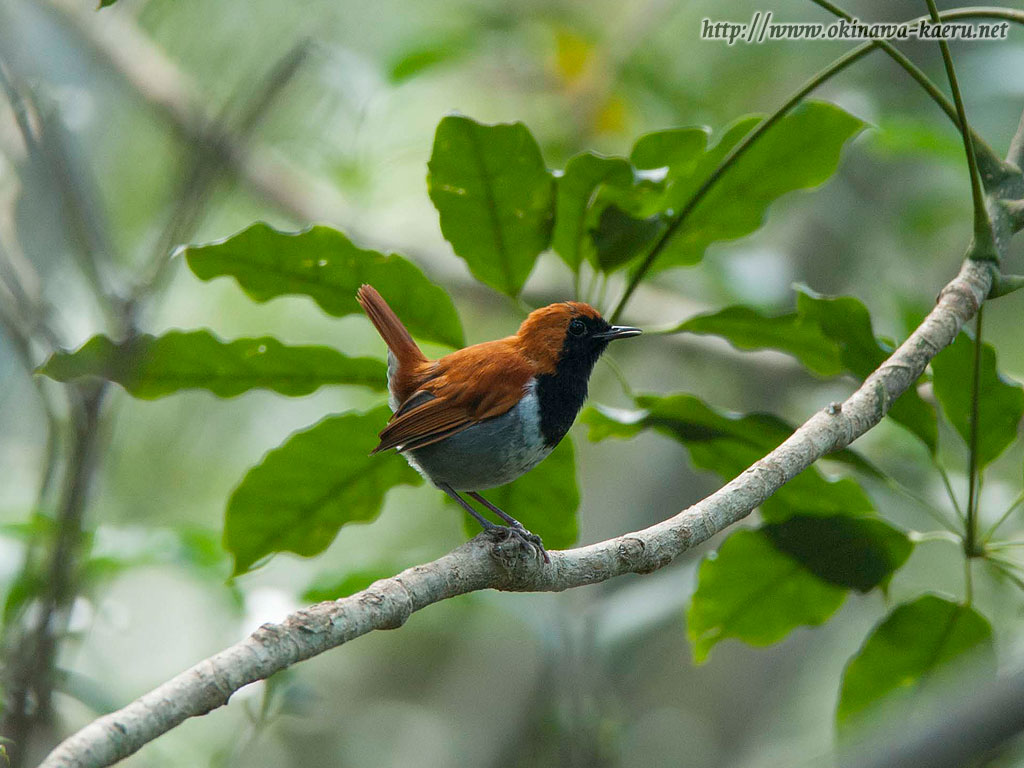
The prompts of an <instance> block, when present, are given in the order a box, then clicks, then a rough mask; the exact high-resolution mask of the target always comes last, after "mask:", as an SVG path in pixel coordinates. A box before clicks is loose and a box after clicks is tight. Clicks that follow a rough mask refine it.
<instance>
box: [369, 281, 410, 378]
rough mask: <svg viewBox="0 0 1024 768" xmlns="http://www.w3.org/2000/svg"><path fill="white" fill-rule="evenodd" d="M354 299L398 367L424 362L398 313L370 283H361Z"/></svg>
mask: <svg viewBox="0 0 1024 768" xmlns="http://www.w3.org/2000/svg"><path fill="white" fill-rule="evenodd" d="M356 299H357V300H358V301H359V304H360V306H361V307H362V308H363V311H364V312H366V316H367V317H369V318H370V322H371V323H373V327H374V328H376V329H377V333H379V334H380V335H381V338H382V339H384V343H385V344H387V345H388V349H390V350H391V353H392V354H393V355H394V356H395V358H396V359H397V360H398V365H399V367H402V368H406V367H410V366H414V365H415V364H417V363H422V362H424V361H425V360H426V359H427V358H426V357H424V356H423V353H422V352H421V351H420V348H419V347H418V346H416V342H415V341H413V340H412V336H410V335H409V332H408V331H407V330H406V329H405V326H404V325H402V321H401V320H399V319H398V315H396V314H395V312H394V310H392V309H391V307H389V306H388V303H387V302H386V301H384V297H383V296H381V295H380V294H379V293H377V289H376V288H374V287H373V286H372V285H365V284H364V285H362V286H360V288H359V290H358V291H357V292H356Z"/></svg>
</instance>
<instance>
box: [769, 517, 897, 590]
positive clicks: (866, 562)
mask: <svg viewBox="0 0 1024 768" xmlns="http://www.w3.org/2000/svg"><path fill="white" fill-rule="evenodd" d="M762 530H763V531H764V532H765V535H767V537H768V539H769V540H770V541H771V543H772V544H773V545H774V546H775V548H776V549H778V550H779V551H780V552H784V553H785V554H787V555H789V556H790V557H792V558H793V559H794V560H796V561H797V562H799V563H800V564H801V565H803V566H804V567H805V568H806V569H807V570H809V571H810V572H811V573H813V574H814V575H815V576H817V577H818V578H819V579H822V580H824V581H827V582H829V583H831V584H835V585H836V586H839V587H846V588H849V589H856V590H857V591H858V592H869V591H871V590H872V589H874V588H875V587H877V586H879V585H881V584H885V583H887V582H888V580H889V578H890V577H891V576H892V574H893V573H895V572H896V570H897V569H899V568H900V567H901V566H902V565H903V564H904V563H905V562H906V561H907V558H908V557H910V552H911V550H913V548H914V545H913V544H912V543H911V541H910V539H909V538H908V537H907V535H906V534H905V533H904V532H903V531H900V530H899V529H897V528H894V527H893V526H891V525H889V524H888V523H886V522H884V521H882V520H871V519H865V518H853V517H847V516H842V515H840V516H834V517H805V516H798V517H791V518H789V519H788V520H786V521H785V522H782V523H774V524H770V525H766V526H764V528H763V529H762Z"/></svg>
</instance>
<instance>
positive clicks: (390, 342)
mask: <svg viewBox="0 0 1024 768" xmlns="http://www.w3.org/2000/svg"><path fill="white" fill-rule="evenodd" d="M356 295H357V298H358V300H359V303H360V305H362V307H363V309H364V310H365V311H366V314H367V316H369V318H370V321H371V322H372V323H373V325H374V327H376V329H377V331H378V333H380V335H381V337H382V338H383V339H384V343H385V344H387V347H388V391H389V392H390V395H391V397H390V403H391V410H392V411H394V414H393V415H392V417H391V420H390V421H389V422H388V424H387V426H386V427H385V428H384V430H383V431H382V432H381V433H380V444H379V445H378V446H377V447H376V448H374V450H373V453H377V452H378V451H386V450H388V449H390V448H394V449H395V450H397V451H399V452H400V453H401V454H402V455H403V456H405V459H406V461H408V462H409V464H410V465H412V467H413V468H414V469H416V471H418V472H419V473H420V474H421V475H423V476H424V477H425V478H427V479H428V480H429V481H430V482H432V483H433V484H434V485H436V486H437V487H438V488H440V489H441V490H442V491H444V492H445V493H447V494H448V495H449V496H451V497H452V498H453V499H455V501H457V502H458V503H459V504H460V505H461V506H462V507H463V508H464V509H465V510H466V511H467V512H468V513H469V514H470V515H472V516H473V517H474V518H476V519H477V521H479V523H480V525H482V526H483V527H484V528H485V529H494V528H504V526H497V525H495V524H494V523H492V522H490V521H489V520H488V519H487V518H485V517H484V516H483V515H481V514H480V513H479V512H477V511H476V510H475V509H474V508H473V507H472V506H471V505H470V504H469V502H467V501H466V500H465V499H463V498H462V497H461V496H459V494H458V491H464V492H466V494H467V495H468V496H470V497H471V498H473V499H475V500H476V501H478V502H480V503H481V504H483V505H484V506H485V507H487V508H488V509H489V510H491V511H492V512H493V513H494V514H496V515H497V516H498V517H500V518H501V519H502V520H504V521H505V522H506V523H508V524H509V526H510V527H508V528H506V529H505V530H507V531H508V532H509V534H510V535H515V536H517V537H518V538H519V539H521V540H522V541H524V542H529V543H532V544H535V545H537V546H538V547H539V548H540V550H541V552H542V554H543V556H544V559H545V561H547V560H548V557H547V553H546V552H545V551H544V547H543V544H542V543H541V540H540V538H539V537H538V536H536V535H534V534H532V533H530V532H529V531H527V530H526V529H525V528H524V527H523V525H522V524H521V523H520V522H519V521H518V520H516V519H515V518H514V517H512V516H511V515H509V514H506V513H505V512H503V511H502V510H500V509H498V508H497V507H496V506H494V505H493V504H491V503H490V502H489V501H487V500H486V499H484V497H483V496H481V495H480V493H479V491H481V490H483V489H485V488H494V487H495V486H498V485H504V484H505V483H510V482H512V481H513V480H515V479H516V478H517V477H519V476H520V475H522V474H523V473H524V472H528V471H529V470H531V469H533V468H534V467H535V466H537V464H539V463H540V462H541V461H543V460H544V459H545V458H546V457H547V456H548V454H550V453H551V451H552V450H553V449H554V447H555V446H556V445H558V443H559V441H561V439H562V438H563V437H565V434H566V432H568V431H569V427H571V426H572V423H573V421H575V419H576V414H577V413H579V410H580V408H581V407H582V406H583V401H584V400H585V399H586V397H587V381H588V380H589V378H590V373H591V371H592V370H593V369H594V364H595V363H596V362H597V359H598V358H599V357H600V356H601V353H602V352H604V350H605V348H606V347H607V346H608V342H610V341H612V340H613V339H625V338H629V337H631V336H638V335H640V332H641V331H640V329H639V328H628V327H625V326H617V325H610V324H609V323H608V322H606V321H605V320H604V318H602V317H601V314H600V313H599V312H598V311H597V310H596V309H594V308H593V307H592V306H590V305H589V304H583V303H580V302H575V301H565V302H562V303H560V304H551V305H549V306H546V307H542V308H541V309H537V310H534V311H533V312H531V313H530V315H529V317H527V318H526V320H524V321H523V324H522V325H520V326H519V330H518V331H517V332H516V333H515V335H513V336H509V337H507V338H504V339H498V340H497V341H487V342H484V343H482V344H474V345H473V346H471V347H466V348H465V349H460V350H458V351H457V352H452V353H451V354H450V355H445V356H444V357H442V358H441V359H440V360H428V359H427V358H426V357H425V356H424V354H423V352H421V351H420V348H419V347H418V346H416V342H415V341H413V340H412V336H410V335H409V332H408V331H407V330H406V328H405V326H404V325H402V321H401V320H399V319H398V316H397V315H396V314H395V313H394V311H392V309H391V307H389V306H388V304H387V302H386V301H384V299H383V297H382V296H381V295H380V294H379V293H378V292H377V291H376V289H375V288H373V286H370V285H364V286H362V287H361V288H360V289H359V291H358V293H357V294H356Z"/></svg>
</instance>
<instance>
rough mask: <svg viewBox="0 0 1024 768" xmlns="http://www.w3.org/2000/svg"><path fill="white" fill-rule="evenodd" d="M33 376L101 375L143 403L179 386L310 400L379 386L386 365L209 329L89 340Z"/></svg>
mask: <svg viewBox="0 0 1024 768" xmlns="http://www.w3.org/2000/svg"><path fill="white" fill-rule="evenodd" d="M38 373H42V374H44V375H46V376H49V377H50V378H52V379H56V380H57V381H70V380H71V379H75V378H78V377H80V376H99V377H101V378H104V379H109V380H110V381H114V382H117V383H118V384H120V385H121V386H122V387H124V388H125V389H126V390H127V391H128V392H129V393H130V394H132V395H134V396H135V397H140V398H143V399H145V400H151V399H154V398H157V397H163V396H164V395H170V394H172V393H174V392H179V391H181V390H183V389H206V390H209V391H210V392H213V393H214V394H215V395H217V396H218V397H234V396H235V395H239V394H241V393H242V392H247V391H249V390H250V389H272V390H274V391H275V392H279V393H280V394H282V395H293V396H297V395H308V394H309V393H310V392H313V391H315V390H316V389H318V388H319V387H321V386H323V385H324V384H359V385H362V386H366V387H371V388H373V389H376V390H382V389H384V386H385V383H386V381H387V368H386V367H385V365H384V363H382V362H380V361H379V360H374V359H372V358H367V357H346V356H345V355H343V354H341V353H340V352H338V351H336V350H334V349H331V348H330V347H287V346H285V345H284V344H282V343H281V342H280V341H278V340H277V339H274V338H271V337H269V336H265V337H263V338H259V339H236V340H235V341H221V340H220V339H218V338H217V337H216V336H214V335H213V334H212V333H210V332H209V331H170V332H169V333H165V334H164V335H163V336H150V335H149V334H145V335H142V336H137V337H135V338H133V339H129V340H127V341H123V342H114V341H111V340H110V339H108V338H107V337H106V336H93V337H92V338H91V339H89V341H87V342H86V343H85V344H84V345H82V347H80V348H79V349H77V350H75V351H74V352H57V353H55V354H54V355H53V356H51V357H50V359H49V360H47V361H46V362H45V363H44V364H43V365H42V366H40V368H39V370H38Z"/></svg>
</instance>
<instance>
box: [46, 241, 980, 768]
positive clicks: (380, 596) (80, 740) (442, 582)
mask: <svg viewBox="0 0 1024 768" xmlns="http://www.w3.org/2000/svg"><path fill="white" fill-rule="evenodd" d="M993 266H994V265H992V264H989V263H984V262H977V261H973V260H967V261H966V262H965V264H964V266H963V268H962V269H961V270H960V273H959V275H957V277H956V278H955V279H954V280H953V281H952V282H950V283H949V284H948V285H947V286H946V287H945V288H944V289H943V291H942V293H941V294H940V295H939V299H938V302H937V304H936V306H935V308H934V309H933V310H932V311H931V313H930V314H929V315H928V317H927V318H925V320H924V322H922V324H921V325H920V327H918V329H917V330H916V331H915V332H914V333H913V334H912V335H911V336H910V338H908V339H907V341H906V342H904V343H903V344H902V345H901V346H900V347H899V349H897V350H896V351H895V352H894V353H893V354H892V356H891V357H890V358H889V359H888V360H886V361H885V363H883V364H882V366H881V367H880V368H879V369H878V370H877V371H875V372H874V373H873V374H871V376H869V377H868V378H867V379H866V380H865V381H864V383H863V384H862V385H861V386H860V387H859V388H858V389H857V391H856V392H854V393H853V394H852V395H851V396H850V397H849V398H848V399H847V400H846V401H845V402H843V403H842V404H840V405H836V404H833V405H830V406H829V407H827V408H825V409H823V410H820V411H818V412H817V413H815V414H814V415H813V416H812V417H811V418H810V419H808V421H807V422H806V423H804V424H803V425H802V426H801V427H800V428H799V429H797V430H796V431H795V432H794V433H793V434H792V435H791V436H790V437H789V439H787V440H786V441H785V442H784V443H782V445H780V446H779V447H778V448H776V449H775V450H774V451H772V452H771V453H770V454H768V455H767V456H765V457H764V458H763V459H761V460H760V461H758V462H756V463H755V464H753V465H752V466H751V467H749V468H748V469H747V470H746V471H744V472H743V473H742V474H741V475H739V476H738V477H737V478H735V479H734V480H732V481H731V482H729V483H728V484H726V485H725V486H724V487H723V488H721V489H720V490H718V491H717V492H716V493H714V494H712V495H711V496H708V497H707V498H705V499H703V500H701V501H699V502H698V503H696V504H694V505H693V506H692V507H690V508H689V509H686V510H683V511H682V512H680V513H679V514H677V515H675V516H674V517H672V518H669V519H668V520H665V521H663V522H660V523H658V524H656V525H653V526H651V527H649V528H645V529H644V530H642V531H636V532H633V533H628V534H626V535H624V536H619V537H618V538H614V539H608V540H607V541H602V542H599V543H597V544H591V545H590V546H586V547H580V548H578V549H571V550H566V551H563V552H551V563H550V564H547V565H545V564H543V563H540V562H539V561H537V560H535V559H533V558H531V557H529V556H528V555H526V554H524V552H523V550H522V549H520V548H519V546H518V544H515V543H511V542H503V541H494V540H492V539H489V538H487V536H486V535H484V534H481V535H480V536H477V537H476V538H475V539H472V540H471V541H469V542H467V543H466V544H464V545H462V546H461V547H459V548H457V549H455V550H453V551H452V552H450V553H449V554H447V555H445V556H444V557H441V558H439V559H438V560H434V561H433V562H431V563H427V564H425V565H418V566H415V567H413V568H410V569H408V570H406V571H403V572H402V573H400V574H398V575H397V576H393V577H391V578H388V579H382V580H380V581H378V582H376V583H374V584H373V585H371V586H370V587H369V588H367V589H365V590H364V591H362V592H359V593H358V594H355V595H352V596H350V597H346V598H343V599H341V600H335V601H331V602H325V603H319V604H317V605H314V606H311V607H309V608H306V609H304V610H301V611H297V612H296V613H294V614H292V615H291V616H290V617H288V618H287V619H286V620H285V621H284V622H282V623H280V624H265V625H263V626H262V627H260V628H259V629H258V630H257V631H256V632H254V633H253V634H252V635H250V636H249V637H248V638H246V639H245V640H243V641H241V642H239V643H237V644H235V645H233V646H231V647H230V648H227V649H226V650H224V651H221V652H220V653H218V654H216V655H215V656H211V657H210V658H208V659H206V660H204V661H202V662H200V663H199V664H197V665H195V666H194V667H192V668H191V669H189V670H187V671H185V672H182V673H181V674H180V675H178V676H177V677H175V678H173V679H172V680H169V681H168V682H166V683H164V684H163V685H161V686H160V687H158V688H156V689H155V690H153V691H151V692H149V693H147V694H146V695H144V696H142V697H141V698H139V699H137V700H135V701H134V702H132V703H131V704H129V705H128V706H126V707H124V708H123V709H121V710H118V711H117V712H113V713H111V714H109V715H106V716H104V717H101V718H99V719H98V720H96V721H95V722H93V723H92V724H90V725H88V726H86V727H85V728H83V729H82V730H81V731H79V732H78V733H76V734H74V735H73V736H71V737H70V738H68V739H67V740H65V741H64V742H63V743H62V744H60V745H59V746H58V747H57V748H56V749H55V750H54V751H53V752H52V753H51V754H50V755H49V757H48V758H47V759H46V760H45V761H44V762H43V763H42V764H41V768H99V767H100V766H106V765H111V764H112V763H115V762H117V761H118V760H120V759H122V758H124V757H127V756H128V755H130V754H132V753H133V752H135V751H136V750H138V749H139V748H140V747H142V746H143V745H144V744H146V743H147V742H150V741H152V740H153V739H156V738H157V737H158V736H160V735H161V734H163V733H166V732H167V731H169V730H170V729H172V728H174V727H175V726H177V725H179V724H180V723H181V722H183V721H184V720H186V719H187V718H190V717H196V716H199V715H204V714H206V713H208V712H210V711H211V710H213V709H216V708H217V707H220V706H223V705H224V704H226V703H227V701H228V699H229V698H230V697H231V695H232V694H233V693H234V692H235V691H237V690H238V689H240V688H241V687H243V686H245V685H248V684H249V683H253V682H256V681H257V680H263V679H266V678H267V677H269V676H270V675H272V674H274V673H275V672H278V671H280V670H282V669H284V668H286V667H288V666H290V665H292V664H295V663H296V662H299V661H303V660H304V659H309V658H311V657H313V656H316V655H318V654H321V653H323V652H324V651H327V650H330V649H332V648H336V647H338V646H339V645H342V644H344V643H346V642H348V641H349V640H352V639H353V638H356V637H359V636H360V635H365V634H367V633H368V632H371V631H373V630H377V629H396V628H398V627H400V626H402V625H403V624H404V623H405V621H406V620H407V619H408V618H409V616H411V615H412V614H413V613H414V612H415V611H418V610H420V609H422V608H425V607H426V606H428V605H431V604H432V603H436V602H439V601H441V600H447V599H448V598H451V597H455V596H456V595H461V594H465V593H467V592H473V591H476V590H481V589H498V590H506V591H522V592H528V591H549V592H550V591H561V590H565V589H571V588H573V587H579V586H583V585H585V584H594V583H597V582H601V581H606V580H608V579H611V578H613V577H615V576H619V575H621V574H624V573H648V572H651V571H655V570H657V569H659V568H662V567H664V566H666V565H668V564H669V563H670V562H672V560H674V559H675V558H676V557H678V556H679V555H680V554H682V553H683V552H686V551H687V550H689V549H692V548H693V547H696V546H697V545H699V544H700V543H702V542H704V541H706V540H707V539H709V538H710V537H711V536H713V535H715V534H716V533H719V532H720V531H722V530H724V529H725V528H727V527H728V526H730V525H732V524H733V523H735V522H737V521H739V520H742V519H743V518H744V517H746V516H747V515H749V514H750V512H751V511H752V510H753V509H754V508H756V507H757V506H758V505H759V504H761V503H762V502H763V501H765V500H766V499H767V498H768V497H770V496H771V495H772V494H773V493H775V492H776V491H777V490H778V489H779V488H780V487H782V485H783V484H784V483H786V482H788V481H789V480H791V479H792V478H793V477H795V476H796V475H798V474H799V473H800V472H802V471H803V470H804V469H806V468H807V467H809V466H810V465H811V464H812V463H814V462H815V461H816V460H817V459H819V458H821V457H822V456H825V455H826V454H828V453H830V452H832V451H836V450H839V449H841V448H844V447H846V446H847V445H849V444H850V443H851V442H853V441H854V440H856V439H857V438H858V437H860V436H861V435H863V434H864V433H865V432H867V431H868V430H869V429H871V428H872V427H874V426H875V425H876V424H878V422H879V421H881V420H882V417H883V416H885V414H886V412H888V410H889V408H890V407H891V406H892V404H893V402H895V400H896V398H898V397H899V396H900V395H901V394H903V392H905V391H906V390H907V389H909V388H910V387H911V386H913V385H914V383H915V382H916V381H917V379H918V378H919V377H920V376H921V374H922V373H924V370H925V368H926V367H927V365H928V363H929V361H930V360H931V359H932V358H933V357H934V356H935V355H936V354H938V352H939V351H940V350H941V349H943V348H944V347H945V346H947V345H948V344H950V343H951V342H952V340H953V339H954V338H955V337H956V334H957V333H958V332H959V330H960V328H961V326H962V325H963V324H964V323H965V322H966V321H967V320H969V319H970V318H971V317H972V316H973V315H974V314H975V313H976V312H977V310H978V307H979V306H981V302H982V301H983V300H984V298H985V297H986V296H987V295H988V293H989V290H990V288H991V286H992V281H993V277H994V271H993Z"/></svg>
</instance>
